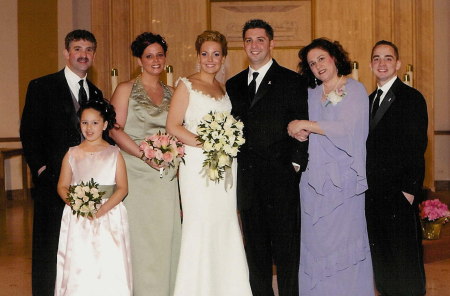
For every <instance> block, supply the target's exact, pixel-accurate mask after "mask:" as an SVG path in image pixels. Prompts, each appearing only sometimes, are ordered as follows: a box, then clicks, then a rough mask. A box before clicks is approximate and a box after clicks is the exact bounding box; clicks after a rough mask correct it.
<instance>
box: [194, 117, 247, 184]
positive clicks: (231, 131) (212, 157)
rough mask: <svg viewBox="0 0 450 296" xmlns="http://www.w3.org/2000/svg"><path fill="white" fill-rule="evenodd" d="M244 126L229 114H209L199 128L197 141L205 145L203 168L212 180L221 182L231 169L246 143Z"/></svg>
mask: <svg viewBox="0 0 450 296" xmlns="http://www.w3.org/2000/svg"><path fill="white" fill-rule="evenodd" d="M243 128H244V124H243V123H242V121H239V120H236V119H235V118H234V117H233V116H232V115H231V114H230V113H229V112H212V111H211V112H209V113H208V114H206V115H205V116H204V117H203V118H202V120H201V121H200V124H199V125H198V127H197V135H198V136H197V139H198V141H199V142H200V143H202V144H203V154H205V155H206V159H205V160H204V162H203V167H204V168H206V175H207V176H208V177H209V179H210V180H212V181H215V182H217V183H218V182H220V180H222V179H223V178H224V173H225V172H226V170H227V169H229V168H231V164H232V162H233V158H236V156H237V153H238V152H239V147H241V146H242V145H243V144H244V143H245V139H244V137H243V131H242V130H243Z"/></svg>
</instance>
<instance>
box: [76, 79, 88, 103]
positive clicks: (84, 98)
mask: <svg viewBox="0 0 450 296" xmlns="http://www.w3.org/2000/svg"><path fill="white" fill-rule="evenodd" d="M78 84H79V85H80V91H79V92H78V104H80V106H81V105H84V104H86V103H87V101H88V97H87V93H86V90H85V89H84V86H83V79H81V80H80V81H79V82H78Z"/></svg>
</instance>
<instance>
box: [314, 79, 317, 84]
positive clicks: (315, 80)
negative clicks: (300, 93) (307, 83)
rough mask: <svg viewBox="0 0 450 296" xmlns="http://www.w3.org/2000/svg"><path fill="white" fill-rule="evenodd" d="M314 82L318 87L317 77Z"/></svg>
mask: <svg viewBox="0 0 450 296" xmlns="http://www.w3.org/2000/svg"><path fill="white" fill-rule="evenodd" d="M314 82H315V83H316V85H317V78H316V77H314Z"/></svg>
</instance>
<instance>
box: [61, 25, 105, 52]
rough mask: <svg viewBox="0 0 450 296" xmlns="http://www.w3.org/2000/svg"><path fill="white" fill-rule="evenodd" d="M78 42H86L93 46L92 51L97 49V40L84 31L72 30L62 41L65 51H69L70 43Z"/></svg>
mask: <svg viewBox="0 0 450 296" xmlns="http://www.w3.org/2000/svg"><path fill="white" fill-rule="evenodd" d="M78 40H87V41H90V42H92V43H93V44H94V51H95V50H96V49H97V40H96V39H95V36H94V34H92V33H91V32H89V31H86V30H74V31H72V32H69V33H68V34H67V35H66V38H65V39H64V45H65V47H66V49H67V50H69V49H70V43H71V42H72V41H78Z"/></svg>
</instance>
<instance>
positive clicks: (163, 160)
mask: <svg viewBox="0 0 450 296" xmlns="http://www.w3.org/2000/svg"><path fill="white" fill-rule="evenodd" d="M139 148H140V149H141V151H142V153H143V156H145V157H147V158H148V159H150V160H152V161H153V162H154V163H156V164H157V165H164V166H165V167H169V168H170V167H176V166H177V164H178V163H179V161H182V162H183V163H184V158H183V157H184V145H183V143H181V142H180V141H179V140H178V139H177V138H176V137H174V136H172V135H169V134H167V133H162V132H161V131H158V132H157V133H156V134H154V135H152V136H148V137H146V138H145V140H144V141H142V143H141V145H139ZM163 171H164V168H160V169H159V177H160V178H162V176H163Z"/></svg>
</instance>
